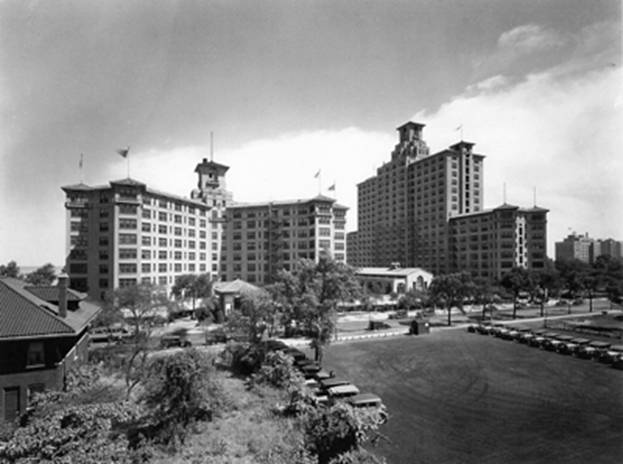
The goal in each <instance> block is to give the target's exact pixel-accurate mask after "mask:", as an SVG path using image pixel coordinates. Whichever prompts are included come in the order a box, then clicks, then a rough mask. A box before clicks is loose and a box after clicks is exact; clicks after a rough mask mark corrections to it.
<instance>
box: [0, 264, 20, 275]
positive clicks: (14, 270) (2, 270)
mask: <svg viewBox="0 0 623 464" xmlns="http://www.w3.org/2000/svg"><path fill="white" fill-rule="evenodd" d="M19 276H20V274H19V266H18V265H17V263H16V262H15V261H9V262H8V263H7V264H6V266H5V265H4V264H0V277H13V278H14V279H18V278H19Z"/></svg>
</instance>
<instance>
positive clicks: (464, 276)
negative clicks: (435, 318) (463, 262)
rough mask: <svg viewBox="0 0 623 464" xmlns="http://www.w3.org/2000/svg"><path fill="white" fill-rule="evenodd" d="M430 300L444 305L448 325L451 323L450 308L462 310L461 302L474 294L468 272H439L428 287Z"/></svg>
mask: <svg viewBox="0 0 623 464" xmlns="http://www.w3.org/2000/svg"><path fill="white" fill-rule="evenodd" d="M428 293H429V295H430V298H431V300H432V301H433V302H434V303H435V304H438V305H441V306H445V307H446V309H447V311H448V325H449V326H450V325H452V308H453V307H458V308H459V310H461V311H463V303H464V301H465V300H466V299H467V298H469V297H470V296H473V295H474V281H473V280H472V277H471V275H470V274H469V273H468V272H457V273H454V274H441V275H438V276H436V277H435V278H434V279H433V281H432V282H431V283H430V286H429V287H428Z"/></svg>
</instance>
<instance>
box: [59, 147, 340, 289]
mask: <svg viewBox="0 0 623 464" xmlns="http://www.w3.org/2000/svg"><path fill="white" fill-rule="evenodd" d="M227 170H228V167H227V166H224V165H222V164H218V163H215V162H213V161H207V160H206V159H204V160H203V161H202V162H201V163H199V164H198V165H197V167H196V169H195V172H196V173H197V175H198V184H197V188H195V189H194V190H193V191H192V192H191V194H190V198H184V197H180V196H176V195H171V194H168V193H164V192H160V191H158V190H154V189H152V188H149V187H148V186H147V185H146V184H144V183H142V182H138V181H136V180H134V179H129V178H128V179H123V180H119V181H113V182H110V183H109V185H102V186H88V185H85V184H83V183H80V184H77V185H69V186H65V187H62V189H63V191H64V192H65V193H66V202H65V207H66V230H67V234H66V240H67V241H66V250H67V260H66V269H67V273H68V274H69V277H70V279H71V286H72V288H73V289H76V290H79V291H83V292H87V293H88V294H89V295H90V296H91V297H92V298H96V299H103V298H104V295H105V293H106V292H107V291H108V290H111V289H114V288H118V287H123V286H129V285H134V284H138V283H145V282H149V283H153V284H156V285H160V286H163V287H166V288H167V289H170V288H171V286H172V285H173V284H174V282H175V279H176V277H177V276H179V275H181V274H203V273H208V274H210V276H211V278H212V279H213V280H233V279H237V278H241V279H244V280H247V281H249V282H254V283H267V282H270V281H271V279H272V278H273V277H274V276H275V274H276V273H277V272H278V271H279V270H280V269H291V267H292V266H293V264H294V262H295V261H296V260H298V259H300V258H308V259H312V260H317V259H318V257H319V256H320V254H321V253H323V252H328V253H330V254H331V255H332V256H333V257H334V258H335V259H336V260H337V261H341V262H345V261H346V249H345V248H346V237H345V222H346V210H347V208H346V207H344V206H341V205H339V204H337V203H336V202H335V200H334V199H332V198H328V197H325V196H322V195H319V196H317V197H314V198H311V199H306V200H295V201H279V202H270V203H262V204H253V205H243V204H238V205H236V204H233V200H232V194H231V192H229V191H228V190H227V189H226V184H225V175H226V172H227Z"/></svg>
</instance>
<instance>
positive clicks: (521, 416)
mask: <svg viewBox="0 0 623 464" xmlns="http://www.w3.org/2000/svg"><path fill="white" fill-rule="evenodd" d="M325 364H326V367H327V368H329V369H333V370H334V371H335V372H336V373H338V375H340V376H346V377H347V378H349V379H351V380H352V381H353V382H354V383H355V384H357V385H358V386H359V387H360V388H361V390H362V391H372V392H374V393H377V394H379V395H380V396H381V397H382V398H383V400H384V402H385V404H386V405H387V407H388V409H389V412H390V420H389V422H388V424H387V425H385V426H384V428H383V429H382V432H383V433H384V434H386V435H387V436H388V438H389V439H390V440H391V442H389V443H381V444H380V445H379V446H378V448H376V452H377V453H378V454H380V455H383V456H385V457H386V458H387V459H388V462H390V463H568V464H571V463H578V464H579V463H589V462H590V463H619V462H623V371H620V370H615V369H612V368H610V367H608V366H605V365H603V364H599V363H597V362H594V361H587V360H580V359H576V358H573V357H569V356H564V355H560V354H556V353H551V352H546V351H542V350H539V349H536V348H530V347H528V346H525V345H521V344H517V343H514V342H510V341H504V340H501V339H498V338H494V337H490V336H482V335H477V334H468V333H466V332H465V331H463V330H449V331H440V332H437V333H434V334H431V335H428V336H422V337H408V336H404V337H399V338H394V339H385V340H382V341H366V342H355V343H350V344H342V345H335V346H331V347H330V348H329V349H328V350H327V352H326V354H325Z"/></svg>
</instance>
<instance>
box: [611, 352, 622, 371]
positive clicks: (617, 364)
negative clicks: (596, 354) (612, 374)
mask: <svg viewBox="0 0 623 464" xmlns="http://www.w3.org/2000/svg"><path fill="white" fill-rule="evenodd" d="M612 367H614V368H615V369H621V370H623V355H620V356H619V357H618V358H617V359H615V360H614V362H613V363H612Z"/></svg>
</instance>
